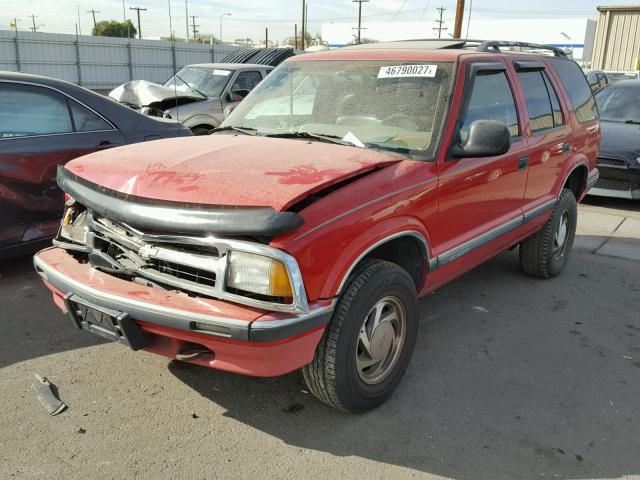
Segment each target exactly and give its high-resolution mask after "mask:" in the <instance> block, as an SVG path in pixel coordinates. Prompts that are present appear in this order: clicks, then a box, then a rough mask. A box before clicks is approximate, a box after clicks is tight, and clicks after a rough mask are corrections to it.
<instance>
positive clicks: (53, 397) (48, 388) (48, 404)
mask: <svg viewBox="0 0 640 480" xmlns="http://www.w3.org/2000/svg"><path fill="white" fill-rule="evenodd" d="M36 379H37V380H38V382H37V383H36V384H35V385H34V386H33V389H34V390H35V392H36V398H37V399H38V401H39V402H40V403H41V404H42V406H43V407H44V408H45V410H46V411H47V412H48V413H49V415H51V416H53V415H58V414H59V413H62V412H64V410H65V409H66V408H67V406H66V405H65V404H64V403H63V402H62V401H61V400H60V399H59V398H58V395H57V391H56V390H55V385H52V384H51V382H49V380H47V378H46V377H43V376H41V375H38V374H37V373H36Z"/></svg>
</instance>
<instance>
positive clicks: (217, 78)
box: [164, 66, 232, 98]
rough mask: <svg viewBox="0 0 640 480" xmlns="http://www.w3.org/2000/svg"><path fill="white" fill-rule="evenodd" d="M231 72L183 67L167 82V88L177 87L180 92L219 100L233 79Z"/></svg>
mask: <svg viewBox="0 0 640 480" xmlns="http://www.w3.org/2000/svg"><path fill="white" fill-rule="evenodd" d="M231 73H232V72H231V70H223V69H218V68H202V67H188V66H187V67H183V68H181V69H180V71H179V72H178V73H176V74H175V75H174V76H173V77H171V78H170V79H169V80H167V81H166V82H165V84H164V86H165V87H173V86H174V83H175V87H176V89H177V90H179V91H180V92H185V93H190V94H193V95H200V96H204V97H209V98H218V97H220V96H221V95H222V92H223V90H224V87H225V86H226V85H227V82H228V81H229V78H231Z"/></svg>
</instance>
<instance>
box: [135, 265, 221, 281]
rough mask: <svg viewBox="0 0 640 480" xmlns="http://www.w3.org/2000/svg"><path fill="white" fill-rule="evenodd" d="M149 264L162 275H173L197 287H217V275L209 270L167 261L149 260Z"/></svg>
mask: <svg viewBox="0 0 640 480" xmlns="http://www.w3.org/2000/svg"><path fill="white" fill-rule="evenodd" d="M147 264H149V265H151V267H152V268H153V269H155V270H157V271H158V272H160V273H164V274H166V275H171V276H172V277H175V278H177V279H179V280H186V281H187V282H190V283H195V284H196V285H205V286H208V287H215V286H216V274H215V273H213V272H209V271H207V270H201V269H199V268H193V267H189V266H186V265H180V264H179V263H175V262H167V261H165V260H155V259H150V260H147Z"/></svg>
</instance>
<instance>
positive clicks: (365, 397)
mask: <svg viewBox="0 0 640 480" xmlns="http://www.w3.org/2000/svg"><path fill="white" fill-rule="evenodd" d="M374 306H375V307H379V312H380V314H379V315H378V317H376V312H378V310H377V309H374ZM394 315H395V318H396V320H395V324H394V320H391V321H388V320H387V319H391V318H394ZM403 315H404V322H402V321H401V318H402V316H403ZM376 318H382V321H379V322H378V323H377V326H376V328H375V329H373V328H371V329H370V327H372V326H373V325H376V322H375V319H376ZM402 323H404V327H403V328H402V327H401V324H402ZM367 332H369V333H370V340H371V341H370V342H369V345H370V346H369V347H368V348H369V350H368V351H372V352H374V353H376V352H377V353H380V352H383V351H385V349H386V348H387V347H388V352H387V354H381V357H384V355H386V357H384V360H382V361H379V362H378V363H375V364H373V365H372V366H369V367H365V368H362V365H363V364H365V363H369V362H371V361H373V360H372V359H374V358H375V357H376V355H373V354H371V355H369V354H368V351H367V350H365V348H364V344H363V343H362V336H363V335H365V336H367V337H369V334H368V333H367ZM373 332H376V333H375V335H374V333H373ZM402 332H403V333H402ZM417 333H418V300H417V294H416V287H415V284H414V283H413V280H412V279H411V277H410V276H409V274H408V273H407V272H406V271H405V270H404V269H402V268H401V267H399V266H398V265H396V264H394V263H391V262H386V261H380V260H371V261H367V262H366V263H365V264H363V265H362V266H361V267H360V268H358V269H357V271H356V272H355V273H354V274H353V275H352V277H351V278H350V280H349V282H348V283H347V286H346V288H345V289H344V293H343V294H342V295H341V297H340V298H339V300H338V303H337V305H336V309H335V311H334V314H333V318H332V320H331V322H330V324H329V326H328V327H327V329H326V330H325V332H324V335H323V337H322V339H321V340H320V343H319V345H318V348H317V349H316V353H315V356H314V359H313V361H312V362H311V363H310V364H309V365H307V366H305V367H304V368H303V369H302V373H303V376H304V380H305V383H306V384H307V387H308V388H309V391H310V392H311V393H312V394H313V395H314V396H315V397H316V398H318V399H319V400H320V401H322V402H324V403H326V404H327V405H329V406H331V407H334V408H337V409H340V410H343V411H346V412H352V413H360V412H365V411H367V410H371V409H373V408H375V407H377V406H378V405H380V404H381V403H383V402H384V401H385V400H386V399H387V398H388V397H389V396H390V395H391V393H392V392H393V390H394V389H395V388H396V386H397V385H398V383H399V382H400V380H401V378H402V375H403V374H404V372H405V370H406V369H407V365H408V364H409V360H410V359H411V354H412V353H413V347H414V345H415V340H416V335H417ZM400 337H402V341H400ZM389 338H391V339H392V340H389ZM389 342H391V343H389ZM362 359H365V360H362ZM358 360H360V361H361V363H360V368H359V367H358V366H357V361H358ZM376 372H379V373H377V376H376Z"/></svg>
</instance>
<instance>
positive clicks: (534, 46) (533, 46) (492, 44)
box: [477, 40, 567, 57]
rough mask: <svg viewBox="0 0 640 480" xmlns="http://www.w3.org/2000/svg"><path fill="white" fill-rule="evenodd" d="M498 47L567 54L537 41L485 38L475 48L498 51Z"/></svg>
mask: <svg viewBox="0 0 640 480" xmlns="http://www.w3.org/2000/svg"><path fill="white" fill-rule="evenodd" d="M500 47H517V48H521V49H525V48H526V49H529V50H548V51H550V52H553V55H554V56H556V57H566V56H567V54H566V53H565V52H564V50H562V49H561V48H557V47H552V46H551V45H542V44H539V43H529V42H505V41H499V40H487V41H484V42H482V43H481V44H480V45H479V46H478V48H477V50H478V51H479V52H491V51H493V52H500V51H501V50H500Z"/></svg>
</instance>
